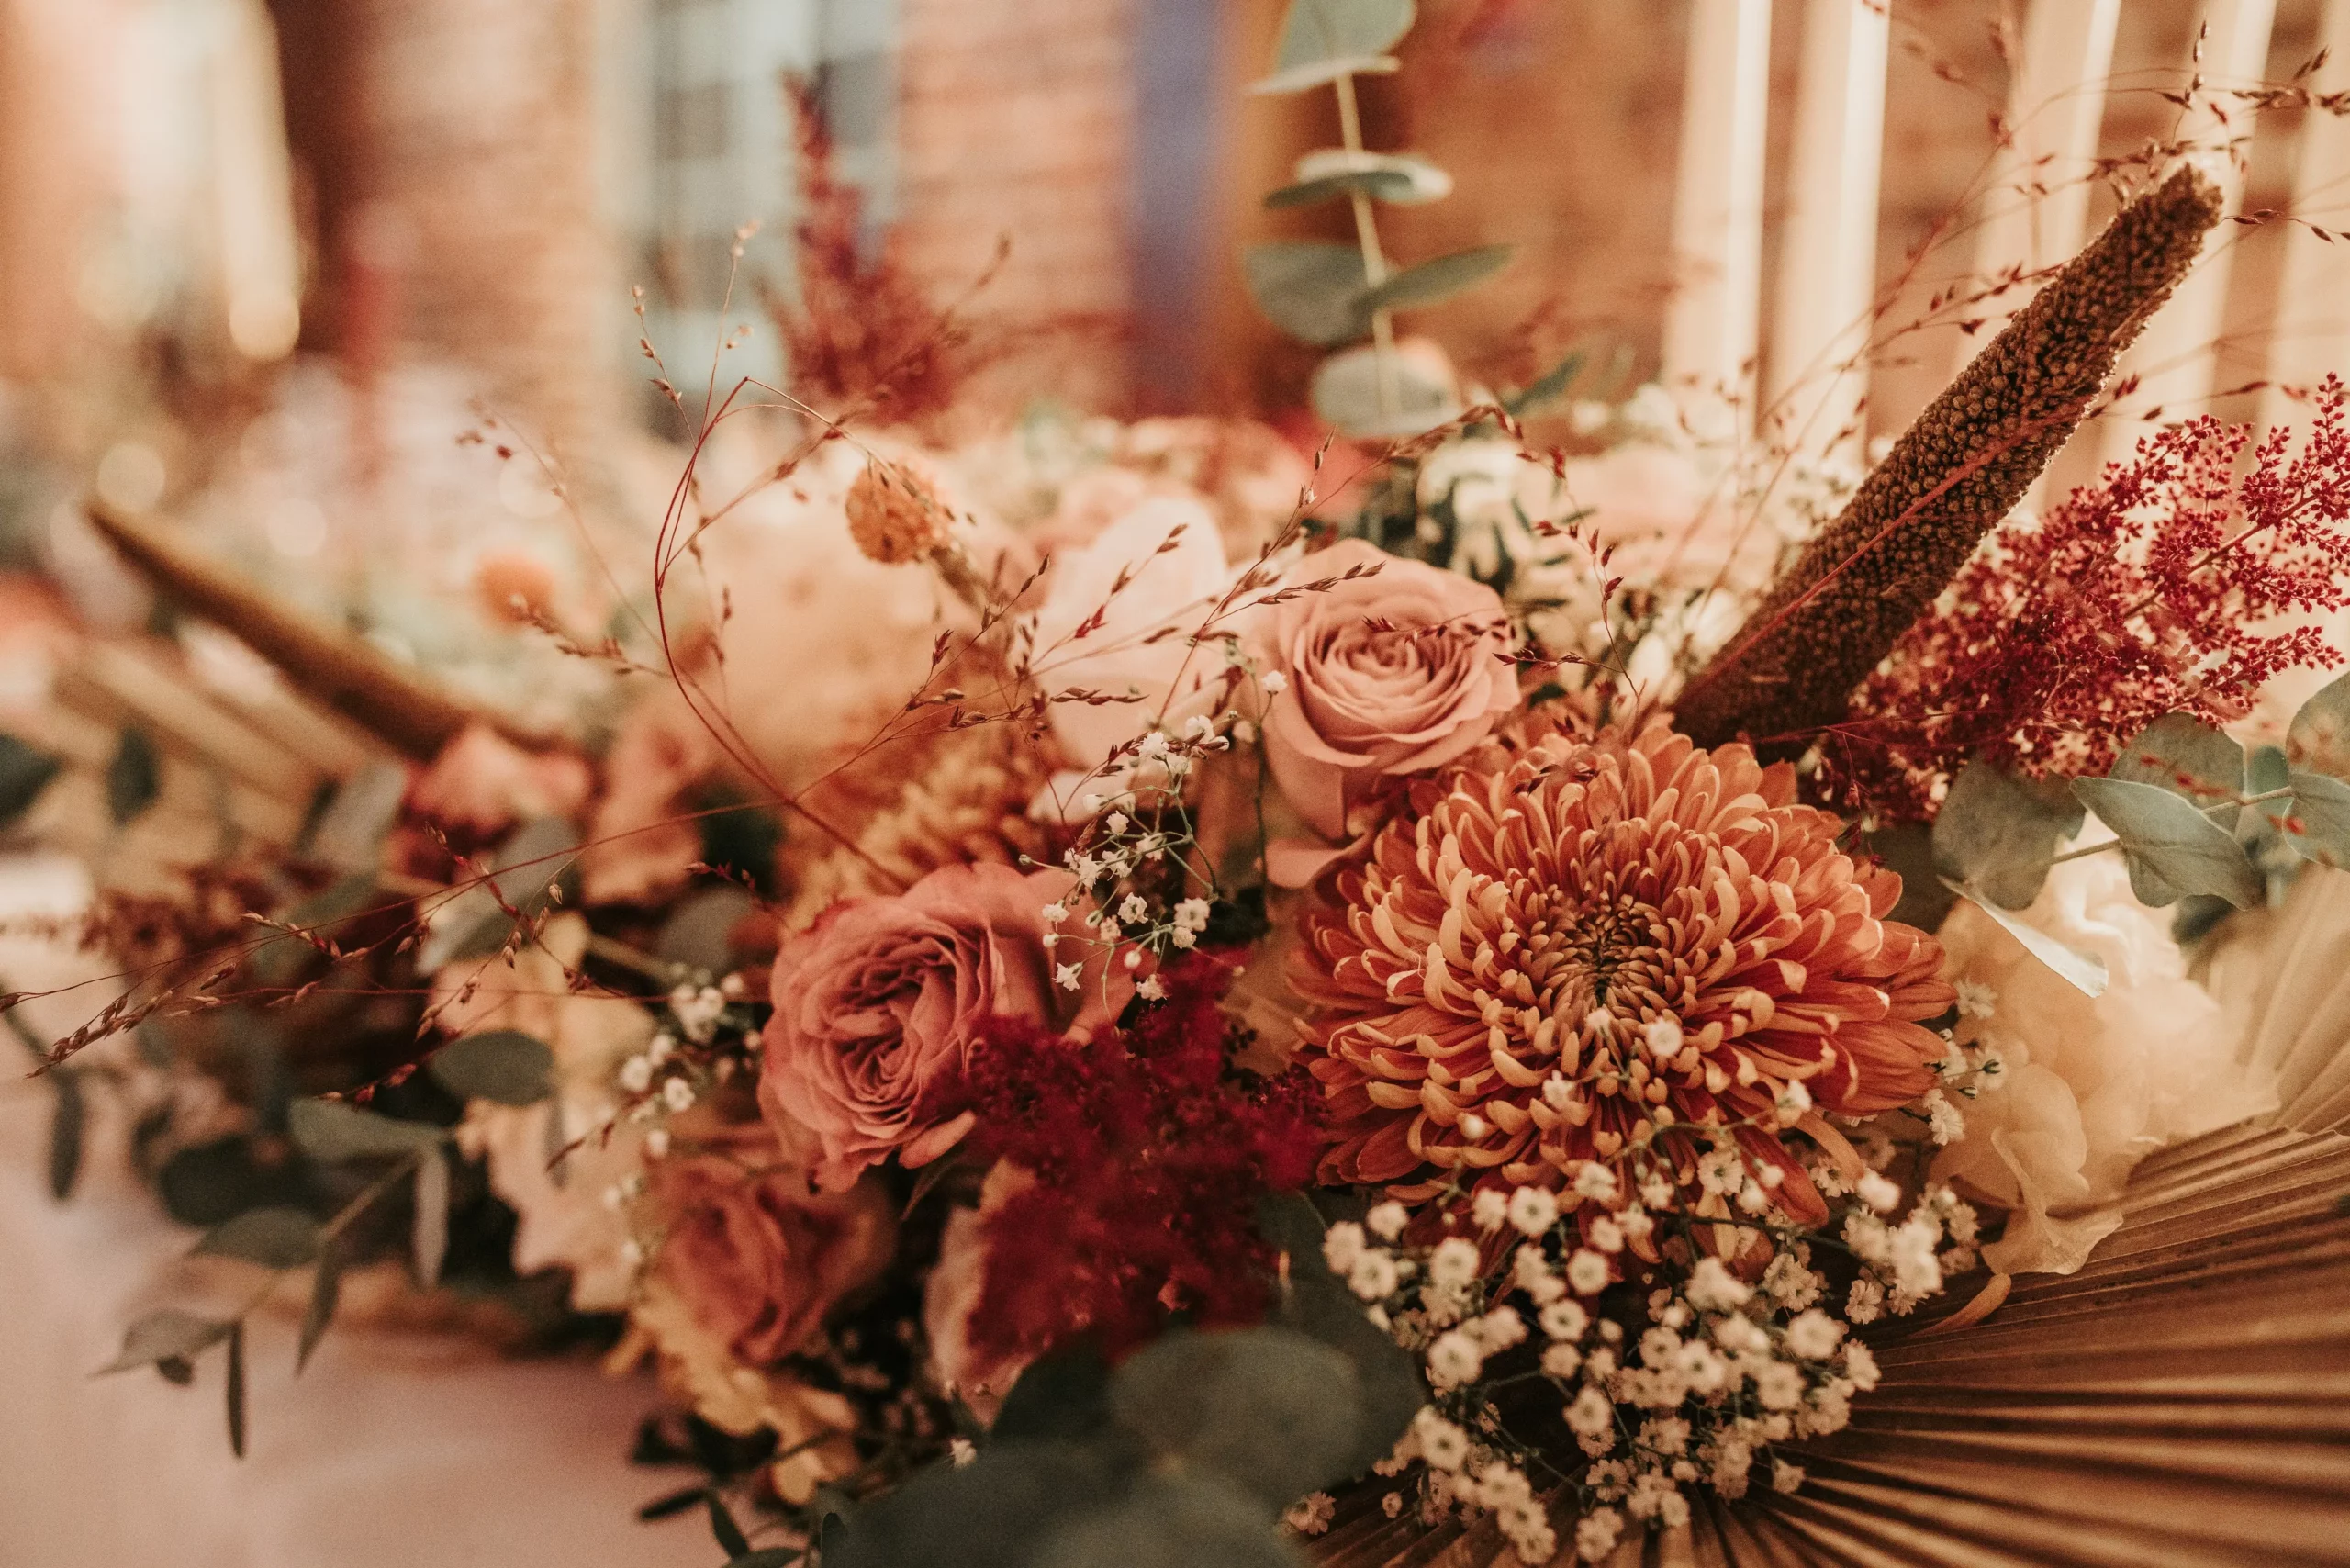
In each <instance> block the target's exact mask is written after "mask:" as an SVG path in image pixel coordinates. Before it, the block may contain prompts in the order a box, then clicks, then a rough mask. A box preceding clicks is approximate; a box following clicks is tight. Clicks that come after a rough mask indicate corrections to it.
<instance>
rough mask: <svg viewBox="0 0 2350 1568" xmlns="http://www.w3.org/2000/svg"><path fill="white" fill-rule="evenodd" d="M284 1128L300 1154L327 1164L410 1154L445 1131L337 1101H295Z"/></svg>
mask: <svg viewBox="0 0 2350 1568" xmlns="http://www.w3.org/2000/svg"><path fill="white" fill-rule="evenodd" d="M286 1126H287V1129H288V1130H289V1131H290V1132H291V1133H292V1134H293V1135H294V1141H295V1142H296V1143H297V1144H298V1145H300V1146H301V1148H302V1152H303V1153H305V1154H307V1155H308V1156H309V1157H310V1158H311V1159H323V1160H328V1161H334V1160H342V1159H381V1158H384V1157H386V1156H390V1155H401V1154H413V1153H415V1152H417V1151H418V1150H419V1149H426V1148H435V1147H437V1146H438V1145H439V1144H440V1142H441V1140H442V1138H444V1137H447V1136H448V1129H447V1128H445V1127H436V1126H430V1125H428V1124H426V1123H423V1122H401V1121H395V1120H394V1119H393V1118H391V1117H389V1116H383V1115H378V1114H375V1112H373V1111H363V1110H361V1109H360V1108H359V1107H358V1106H356V1105H351V1104H346V1103H343V1102H342V1101H341V1100H297V1101H295V1102H294V1104H293V1106H292V1107H291V1109H290V1110H289V1111H288V1112H287V1114H286Z"/></svg>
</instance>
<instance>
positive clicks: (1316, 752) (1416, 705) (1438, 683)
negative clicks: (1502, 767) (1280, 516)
mask: <svg viewBox="0 0 2350 1568" xmlns="http://www.w3.org/2000/svg"><path fill="white" fill-rule="evenodd" d="M1367 568H1376V570H1375V571H1372V572H1371V573H1370V575H1367V576H1361V577H1354V578H1351V579H1349V580H1347V581H1343V582H1338V583H1336V584H1334V585H1333V586H1332V587H1330V588H1326V589H1320V590H1316V591H1312V592H1301V593H1297V594H1295V595H1294V596H1292V597H1291V598H1288V599H1284V600H1282V601H1281V602H1280V603H1278V604H1275V605H1273V606H1272V607H1271V608H1270V610H1268V611H1266V612H1265V614H1264V616H1263V618H1262V619H1261V620H1259V622H1257V623H1256V624H1255V625H1254V626H1253V627H1252V629H1251V636H1250V641H1251V644H1252V647H1253V651H1254V652H1255V654H1256V655H1257V656H1258V657H1259V661H1260V664H1261V666H1262V667H1263V668H1265V669H1268V670H1270V671H1275V672H1278V673H1279V674H1280V676H1281V682H1280V685H1281V690H1280V691H1278V692H1276V693H1275V694H1274V695H1273V697H1272V700H1271V702H1270V705H1269V706H1268V707H1267V709H1266V712H1265V722H1264V736H1265V757H1266V761H1267V763H1268V764H1269V765H1270V767H1271V768H1272V772H1273V778H1275V779H1276V780H1277V781H1278V782H1279V783H1280V785H1281V793H1282V795H1283V796H1285V797H1286V798H1287V799H1288V801H1289V802H1290V804H1291V805H1292V806H1294V807H1295V808H1296V809H1297V812H1298V814H1299V815H1300V816H1302V817H1304V819H1305V821H1306V823H1308V824H1309V825H1310V826H1312V827H1313V828H1314V830H1315V832H1317V833H1319V834H1323V835H1324V836H1325V837H1326V838H1332V839H1340V838H1344V837H1346V836H1347V834H1348V821H1347V817H1348V808H1349V807H1350V806H1351V805H1353V804H1354V803H1355V802H1356V801H1357V799H1358V798H1359V797H1360V795H1361V793H1362V791H1363V790H1364V788H1365V787H1366V786H1367V785H1369V784H1370V783H1371V782H1372V781H1374V780H1376V779H1378V778H1382V777H1385V776H1388V775H1393V774H1402V773H1416V772H1420V771H1423V770H1425V769H1428V768H1433V767H1442V766H1443V765H1444V764H1446V763H1448V762H1451V761H1453V760H1454V759H1455V758H1457V757H1459V756H1461V755H1462V754H1463V753H1464V752H1466V751H1468V750H1469V749H1470V748H1471V747H1472V746H1474V745H1476V744H1477V743H1478V742H1479V741H1482V740H1483V739H1484V738H1485V737H1486V735H1487V734H1491V733H1492V731H1493V727H1494V723H1495V722H1497V721H1498V720H1499V719H1500V718H1501V717H1502V716H1503V715H1504V714H1505V713H1507V712H1508V711H1510V710H1512V709H1513V708H1516V706H1517V702H1518V692H1517V668H1516V666H1515V665H1514V664H1512V663H1510V662H1509V661H1508V660H1507V659H1506V658H1505V657H1504V656H1503V655H1505V654H1506V653H1507V652H1508V651H1509V647H1510V635H1509V626H1508V620H1507V617H1506V616H1505V614H1504V612H1503V610H1502V601H1501V599H1500V598H1499V596H1497V595H1496V594H1495V593H1494V590H1493V589H1491V588H1486V587H1485V586H1484V585H1483V584H1482V583H1476V582H1472V581H1471V580H1470V579H1468V578H1467V577H1460V576H1458V575H1456V574H1454V573H1451V572H1446V571H1439V570H1438V569H1437V568H1436V567H1434V566H1426V565H1423V564H1422V563H1420V562H1417V561H1405V560H1401V559H1398V558H1396V557H1393V556H1391V555H1388V554H1384V553H1382V551H1380V550H1379V549H1378V548H1377V547H1375V546H1373V545H1371V544H1368V543H1363V542H1362V541H1360V540H1351V539H1350V540H1346V541H1343V542H1341V543H1337V544H1336V545H1333V546H1332V547H1331V548H1329V549H1327V550H1324V551H1321V552H1319V553H1317V554H1313V555H1309V556H1307V557H1306V558H1305V559H1304V561H1303V562H1301V563H1300V564H1299V565H1298V566H1295V567H1294V568H1292V571H1291V574H1290V577H1291V580H1292V582H1300V581H1318V580H1321V579H1324V578H1329V577H1341V576H1343V575H1344V574H1345V573H1347V572H1348V571H1349V570H1357V569H1367Z"/></svg>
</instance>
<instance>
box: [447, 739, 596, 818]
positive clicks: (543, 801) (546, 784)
mask: <svg viewBox="0 0 2350 1568" xmlns="http://www.w3.org/2000/svg"><path fill="white" fill-rule="evenodd" d="M588 787H589V775H588V763H587V759H586V758H584V757H579V756H573V755H572V754H571V753H569V752H565V751H546V752H537V753H532V752H527V751H524V750H523V749H522V748H521V747H520V746H518V745H515V744H514V743H513V742H511V741H509V740H508V739H506V738H505V737H504V736H502V735H500V734H498V732H497V731H495V730H492V729H489V728H488V727H487V726H485V725H481V724H476V725H474V726H472V727H471V728H469V729H467V730H466V731H464V734H460V735H458V736H457V738H456V739H455V740H453V741H451V742H450V743H449V744H448V745H445V746H442V748H441V755H440V756H436V757H434V758H433V759H432V766H431V767H428V768H426V769H425V770H424V772H423V774H422V775H421V776H420V778H418V779H417V780H416V782H415V783H414V784H413V785H411V786H409V788H408V804H409V805H410V806H411V807H413V808H414V809H415V810H416V811H417V812H420V814H422V815H424V816H427V817H430V818H431V819H432V820H433V821H434V822H436V823H440V824H441V825H442V827H445V828H453V829H455V830H458V831H460V832H463V833H467V834H476V835H479V836H482V837H488V836H490V835H492V834H498V833H501V832H503V831H504V830H505V829H507V828H509V827H512V826H513V825H514V824H515V823H520V822H523V821H526V820H528V819H530V818H532V817H567V816H569V815H571V814H572V813H573V812H576V811H577V810H578V809H579V808H580V806H581V805H582V804H584V803H585V802H586V801H587V799H588Z"/></svg>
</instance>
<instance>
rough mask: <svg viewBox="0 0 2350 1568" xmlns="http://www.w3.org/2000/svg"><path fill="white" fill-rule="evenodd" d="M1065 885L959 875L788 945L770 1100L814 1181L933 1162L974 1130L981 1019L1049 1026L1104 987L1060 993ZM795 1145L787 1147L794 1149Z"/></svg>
mask: <svg viewBox="0 0 2350 1568" xmlns="http://www.w3.org/2000/svg"><path fill="white" fill-rule="evenodd" d="M1068 886H1069V879H1068V878H1067V876H1066V875H1064V874H1061V873H1057V872H1037V873H1035V874H1034V875H1027V876H1024V875H1023V874H1021V873H1020V872H1018V871H1015V870H1013V869H1012V868H1010V867H1008V866H1001V865H982V866H949V867H946V868H943V869H940V870H937V871H934V872H932V873H931V874H930V875H929V876H926V877H924V878H923V879H922V880H920V881H918V882H916V883H915V884H914V885H913V886H912V887H911V888H909V889H907V890H905V891H904V892H902V893H899V894H894V895H891V896H888V897H880V898H862V899H848V900H844V901H843V902H840V903H837V904H834V906H833V907H832V908H831V909H830V910H828V911H826V912H825V913H824V914H823V915H822V918H820V919H819V920H818V921H817V922H816V924H814V925H813V926H811V928H810V929H809V930H807V931H805V932H803V933H801V934H800V935H796V936H793V937H791V938H789V940H787V941H786V942H785V943H784V946H783V948H782V950H781V951H780V952H778V954H777V955H776V960H775V970H774V974H773V977H772V980H770V995H771V996H772V997H773V999H774V1002H775V1015H774V1016H773V1017H772V1018H770V1019H769V1020H768V1022H767V1028H766V1031H765V1033H764V1036H763V1049H764V1051H765V1071H764V1073H763V1075H762V1077H761V1081H760V1085H759V1096H760V1102H761V1103H762V1105H763V1106H764V1107H765V1108H766V1110H767V1116H768V1119H769V1120H770V1121H771V1122H774V1123H776V1124H777V1125H778V1127H779V1128H783V1129H790V1128H804V1129H805V1130H806V1131H807V1132H808V1133H809V1134H811V1135H813V1137H814V1138H815V1140H816V1142H817V1144H818V1146H819V1148H821V1150H822V1157H821V1159H819V1161H818V1163H817V1168H816V1178H817V1182H818V1184H819V1185H821V1186H822V1187H824V1188H825V1189H826V1190H828V1191H834V1190H838V1189H840V1188H844V1187H846V1186H847V1185H849V1184H850V1183H851V1182H855V1181H856V1178H857V1176H858V1174H859V1173H860V1172H862V1171H863V1170H866V1169H867V1167H868V1166H871V1165H874V1164H876V1163H878V1161H880V1160H882V1159H887V1158H888V1157H889V1156H890V1155H892V1154H895V1155H896V1156H897V1157H898V1159H899V1160H900V1162H901V1163H902V1164H905V1165H910V1166H911V1165H922V1164H925V1163H927V1162H928V1161H930V1160H932V1159H936V1158H937V1157H938V1156H939V1155H941V1154H943V1153H945V1152H946V1150H947V1149H948V1148H952V1147H954V1145H955V1143H956V1142H957V1139H959V1138H960V1137H962V1136H963V1134H964V1132H965V1131H967V1130H968V1127H969V1125H970V1115H969V1113H968V1110H967V1109H966V1108H965V1105H964V1103H963V1067H964V1062H965V1059H966V1056H967V1054H968V1051H969V1048H970V1046H971V1043H972V1040H973V1037H974V1034H975V1032H976V1031H977V1029H978V1028H979V1025H980V1024H981V1022H983V1021H984V1020H985V1019H987V1018H989V1017H990V1016H993V1015H996V1014H1008V1015H1011V1016H1013V1017H1021V1018H1028V1019H1033V1020H1036V1021H1038V1022H1045V1021H1049V1020H1053V1019H1055V1018H1057V1017H1058V1016H1060V1015H1061V1014H1064V1013H1065V1012H1067V1011H1069V1009H1068V1008H1065V1007H1062V1006H1060V1005H1058V1004H1057V997H1064V996H1065V997H1067V998H1069V1001H1070V1002H1075V1001H1077V1000H1078V998H1079V997H1080V996H1083V997H1088V998H1090V997H1091V996H1092V995H1094V994H1095V993H1097V992H1098V991H1100V989H1101V988H1100V984H1099V981H1098V979H1097V978H1094V977H1088V979H1087V980H1086V982H1085V984H1084V985H1083V987H1082V988H1081V989H1080V991H1074V992H1072V991H1068V990H1067V989H1066V988H1062V989H1061V990H1059V991H1057V990H1056V988H1055V986H1054V984H1053V964H1052V961H1051V958H1050V955H1049V953H1048V950H1047V948H1046V946H1045V943H1044V940H1043V938H1044V935H1045V924H1044V907H1045V905H1046V904H1047V903H1049V902H1053V900H1054V899H1055V898H1056V897H1057V896H1058V895H1059V894H1060V893H1061V892H1063V891H1065V890H1067V888H1068ZM787 1141H789V1140H787Z"/></svg>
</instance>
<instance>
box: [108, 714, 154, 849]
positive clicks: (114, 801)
mask: <svg viewBox="0 0 2350 1568" xmlns="http://www.w3.org/2000/svg"><path fill="white" fill-rule="evenodd" d="M162 790H163V758H162V754H161V753H159V752H158V751H156V749H155V740H154V737H153V736H151V735H150V734H148V733H147V732H146V731H145V730H142V729H140V727H139V726H138V725H136V724H132V725H129V726H127V727H126V728H125V729H124V730H123V732H122V738H121V739H120V740H118V741H117V742H116V743H115V751H114V760H113V761H111V762H109V763H107V764H106V814H107V815H108V816H110V817H112V818H113V819H114V823H115V825H116V826H117V827H120V826H121V825H123V824H124V823H128V822H129V821H131V820H132V819H133V818H135V817H137V816H138V815H139V814H140V812H144V811H145V810H146V809H147V808H148V807H150V806H151V805H153V804H154V803H155V797H156V796H157V795H159V794H161V793H162Z"/></svg>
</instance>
